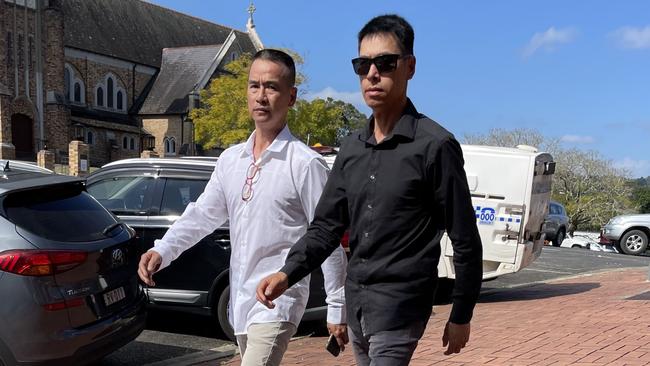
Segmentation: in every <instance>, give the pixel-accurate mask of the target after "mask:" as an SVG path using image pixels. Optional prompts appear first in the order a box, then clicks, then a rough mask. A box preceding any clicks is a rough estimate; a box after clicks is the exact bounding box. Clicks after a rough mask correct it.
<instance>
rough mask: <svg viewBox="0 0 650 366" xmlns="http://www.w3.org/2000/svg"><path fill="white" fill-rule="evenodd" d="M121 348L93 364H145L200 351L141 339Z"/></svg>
mask: <svg viewBox="0 0 650 366" xmlns="http://www.w3.org/2000/svg"><path fill="white" fill-rule="evenodd" d="M121 350H122V351H123V352H116V353H113V354H111V355H110V357H107V358H105V359H103V360H101V361H98V362H96V363H93V364H92V366H118V365H145V364H148V363H152V362H157V361H164V360H167V359H171V358H174V357H179V356H183V355H186V354H190V353H193V352H198V351H199V350H195V349H191V348H187V347H175V346H170V345H163V344H155V343H149V342H140V341H133V342H131V343H129V344H127V345H126V346H124V347H123V348H122V349H121Z"/></svg>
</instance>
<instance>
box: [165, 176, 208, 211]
mask: <svg viewBox="0 0 650 366" xmlns="http://www.w3.org/2000/svg"><path fill="white" fill-rule="evenodd" d="M206 184H208V181H207V180H200V179H179V178H168V179H167V182H166V184H165V189H164V191H163V197H162V203H161V205H160V215H162V216H180V215H181V214H182V213H183V211H185V207H187V205H188V204H189V203H190V202H194V201H196V199H197V198H199V196H200V195H201V193H203V190H204V189H205V186H206Z"/></svg>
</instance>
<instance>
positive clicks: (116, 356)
mask: <svg viewBox="0 0 650 366" xmlns="http://www.w3.org/2000/svg"><path fill="white" fill-rule="evenodd" d="M630 267H646V268H648V269H649V270H650V257H647V256H646V257H636V256H628V255H623V254H616V253H604V252H595V251H589V250H586V249H569V248H556V247H550V246H547V247H544V249H543V251H542V254H541V255H540V257H539V258H538V259H537V261H535V262H534V263H533V264H532V265H531V266H530V267H528V268H526V269H524V270H523V271H520V272H519V273H515V274H511V275H506V276H502V277H500V278H497V279H495V280H492V281H488V282H485V283H484V284H483V290H482V292H483V293H486V294H487V293H494V292H498V291H499V290H500V289H504V288H512V287H517V286H526V285H530V284H534V283H539V282H545V281H549V280H553V279H559V278H564V277H571V276H577V275H581V274H585V273H589V272H598V271H607V270H616V269H623V268H630ZM217 329H218V326H217V325H216V324H215V323H214V322H213V321H212V320H211V319H210V318H206V317H202V316H194V315H186V314H178V313H172V312H161V311H156V312H151V313H150V316H149V321H148V326H147V330H145V331H144V332H143V333H142V334H141V335H140V337H138V338H137V339H136V340H135V341H134V342H131V343H130V344H128V345H126V346H125V347H123V348H121V349H120V350H118V351H116V352H115V353H113V354H111V355H109V356H108V357H106V358H105V359H104V360H102V361H101V362H99V363H96V364H95V365H94V366H118V365H120V366H131V365H133V366H135V365H138V366H142V365H145V366H147V365H148V366H171V365H174V366H182V365H189V364H192V361H196V360H197V359H200V358H201V357H208V358H210V357H212V358H214V355H215V354H216V353H217V352H225V353H228V352H233V351H234V350H235V345H234V344H233V343H232V342H229V341H227V340H225V337H224V336H223V334H221V332H220V331H218V330H217ZM324 331H325V330H324V326H323V325H322V324H319V323H311V324H304V325H301V327H300V329H299V334H298V336H308V335H310V334H312V333H322V332H324Z"/></svg>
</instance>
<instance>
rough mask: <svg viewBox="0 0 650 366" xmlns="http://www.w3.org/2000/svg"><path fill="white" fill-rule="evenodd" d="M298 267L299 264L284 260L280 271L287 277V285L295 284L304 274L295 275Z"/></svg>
mask: <svg viewBox="0 0 650 366" xmlns="http://www.w3.org/2000/svg"><path fill="white" fill-rule="evenodd" d="M299 269H300V265H299V264H297V263H294V262H285V263H284V266H283V267H282V268H281V269H280V272H282V273H284V274H286V275H287V277H288V278H289V287H291V286H293V285H295V284H296V283H297V282H298V281H300V280H301V279H302V278H303V277H304V276H300V275H297V274H296V272H297V271H298V270H299Z"/></svg>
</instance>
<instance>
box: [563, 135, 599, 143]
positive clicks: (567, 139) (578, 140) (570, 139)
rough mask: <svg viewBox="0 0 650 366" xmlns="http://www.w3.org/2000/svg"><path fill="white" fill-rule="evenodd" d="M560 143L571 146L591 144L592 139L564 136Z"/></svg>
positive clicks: (589, 137) (588, 137)
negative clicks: (566, 143) (571, 144)
mask: <svg viewBox="0 0 650 366" xmlns="http://www.w3.org/2000/svg"><path fill="white" fill-rule="evenodd" d="M561 140H562V142H568V143H573V144H591V143H593V142H594V138H593V137H591V136H579V135H564V136H562V138H561Z"/></svg>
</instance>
